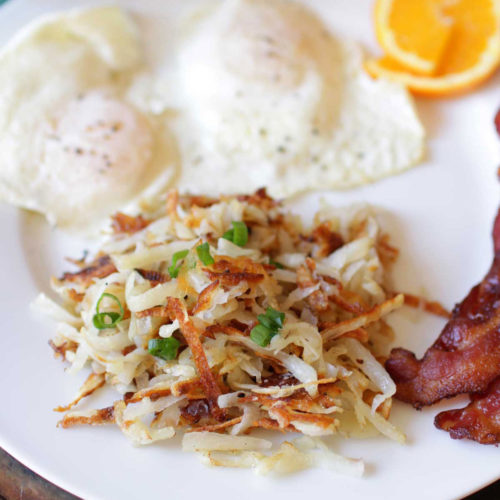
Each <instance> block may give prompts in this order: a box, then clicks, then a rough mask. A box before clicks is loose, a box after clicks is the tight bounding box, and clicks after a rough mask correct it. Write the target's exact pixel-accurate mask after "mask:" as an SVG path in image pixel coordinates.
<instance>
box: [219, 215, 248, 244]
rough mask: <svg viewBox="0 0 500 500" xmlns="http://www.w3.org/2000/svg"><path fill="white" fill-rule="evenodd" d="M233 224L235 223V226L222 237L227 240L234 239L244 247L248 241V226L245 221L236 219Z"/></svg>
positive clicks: (233, 240) (234, 241)
mask: <svg viewBox="0 0 500 500" xmlns="http://www.w3.org/2000/svg"><path fill="white" fill-rule="evenodd" d="M231 224H232V225H233V228H232V229H229V230H228V231H226V232H225V233H224V234H223V235H222V237H223V238H224V239H225V240H229V241H232V242H233V243H234V244H235V245H238V246H239V247H244V246H245V245H246V244H247V242H248V227H247V226H246V224H245V223H244V222H241V221H236V220H233V222H231Z"/></svg>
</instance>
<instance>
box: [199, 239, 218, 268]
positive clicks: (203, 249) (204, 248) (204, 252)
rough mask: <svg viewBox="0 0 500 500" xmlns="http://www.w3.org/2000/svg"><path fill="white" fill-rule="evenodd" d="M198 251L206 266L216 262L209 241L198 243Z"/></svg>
mask: <svg viewBox="0 0 500 500" xmlns="http://www.w3.org/2000/svg"><path fill="white" fill-rule="evenodd" d="M196 253H197V254H198V257H199V259H200V260H201V262H203V264H204V265H205V266H211V265H212V264H214V263H215V261H214V258H213V257H212V256H211V255H210V247H209V246H208V243H207V242H205V243H203V244H202V245H198V246H197V247H196Z"/></svg>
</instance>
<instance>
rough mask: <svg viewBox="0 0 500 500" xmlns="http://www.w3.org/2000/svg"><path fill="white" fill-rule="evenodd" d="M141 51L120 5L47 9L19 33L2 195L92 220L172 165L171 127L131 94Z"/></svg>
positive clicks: (1, 96) (6, 96)
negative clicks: (129, 88)
mask: <svg viewBox="0 0 500 500" xmlns="http://www.w3.org/2000/svg"><path fill="white" fill-rule="evenodd" d="M142 58H143V56H142V54H141V50H140V42H139V39H138V33H137V31H136V27H135V25H134V23H133V22H132V20H131V19H130V18H129V17H128V15H127V14H125V12H124V11H122V10H121V9H118V8H116V7H102V8H95V9H88V10H82V11H74V12H70V13H64V14H55V15H52V16H48V17H46V18H44V19H42V20H40V21H35V22H34V23H33V24H30V25H28V26H27V27H26V28H25V29H24V30H22V31H21V32H20V33H19V34H18V35H17V36H15V37H14V38H13V39H12V40H11V41H10V42H9V43H8V44H7V45H6V46H5V47H4V48H3V49H2V51H1V53H0V75H1V76H0V149H1V151H2V156H1V160H0V199H1V200H4V201H7V202H9V203H12V204H14V205H18V206H21V207H25V208H28V209H31V210H36V211H38V212H41V213H43V214H44V215H46V216H47V218H48V219H49V221H50V222H52V223H56V224H58V225H60V226H65V227H88V226H89V225H91V224H92V223H93V222H95V221H99V220H102V218H103V217H105V216H107V215H109V214H110V213H111V212H112V211H114V210H115V209H116V206H122V205H124V204H125V203H126V202H128V201H130V200H131V199H132V198H133V197H134V196H136V195H137V194H138V193H139V192H140V191H141V189H143V188H144V187H146V186H147V185H148V183H149V182H151V181H152V180H153V179H154V178H155V176H156V175H158V174H159V173H160V172H162V171H165V170H167V171H168V170H169V168H171V160H170V159H169V156H168V154H169V153H168V151H165V149H168V141H169V138H168V133H167V131H166V130H165V128H164V127H163V125H162V124H161V123H160V124H159V123H157V122H156V118H155V117H154V116H152V115H151V114H149V115H147V114H145V113H143V112H141V111H140V110H138V109H137V108H136V107H134V106H133V104H132V103H131V102H129V101H128V100H127V98H126V95H125V90H126V88H127V85H128V82H129V81H130V79H131V78H132V76H133V74H134V73H135V72H136V71H137V70H138V69H139V68H140V67H141V64H142ZM167 174H168V172H167Z"/></svg>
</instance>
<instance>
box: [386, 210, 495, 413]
mask: <svg viewBox="0 0 500 500" xmlns="http://www.w3.org/2000/svg"><path fill="white" fill-rule="evenodd" d="M493 239H494V243H495V258H494V260H493V264H492V266H491V268H490V270H489V272H488V274H487V275H486V277H485V278H484V280H483V281H482V282H481V283H480V284H479V285H476V286H475V287H474V288H473V289H472V290H471V291H470V292H469V295H467V297H466V298H465V299H464V300H463V301H462V303H460V304H459V305H457V306H456V307H455V309H454V310H453V312H452V316H451V319H450V320H449V321H448V323H447V324H446V326H445V327H444V329H443V331H442V332H441V335H440V336H439V338H438V339H437V340H436V342H434V344H433V345H432V346H431V347H430V348H429V349H427V352H426V353H425V355H424V357H423V359H421V360H418V359H417V358H416V357H415V355H414V354H413V353H412V352H410V351H407V350H406V349H401V348H399V349H393V350H392V352H391V356H390V358H389V359H388V360H387V362H386V369H387V371H388V372H389V374H390V375H391V377H392V378H393V380H394V381H395V382H396V385H397V392H396V397H398V398H399V399H401V400H402V401H405V402H407V403H411V404H412V405H413V406H415V407H416V408H420V407H422V406H425V405H431V404H433V403H435V402H437V401H440V400H441V399H443V398H449V397H452V396H455V395H457V394H464V393H471V392H483V391H485V390H486V388H487V387H488V385H489V384H490V383H491V382H492V381H493V380H494V379H495V378H496V377H498V376H499V375H500V210H499V212H498V215H497V218H496V221H495V226H494V230H493Z"/></svg>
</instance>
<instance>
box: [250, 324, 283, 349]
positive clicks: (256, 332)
mask: <svg viewBox="0 0 500 500" xmlns="http://www.w3.org/2000/svg"><path fill="white" fill-rule="evenodd" d="M277 333H278V332H276V331H273V330H271V329H270V328H267V327H266V326H264V325H257V326H254V327H253V328H252V331H251V332H250V338H251V339H252V340H253V341H254V342H255V343H256V344H258V345H260V346H261V347H266V346H267V345H269V342H271V339H272V338H273V337H274V336H275V335H276V334H277Z"/></svg>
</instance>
